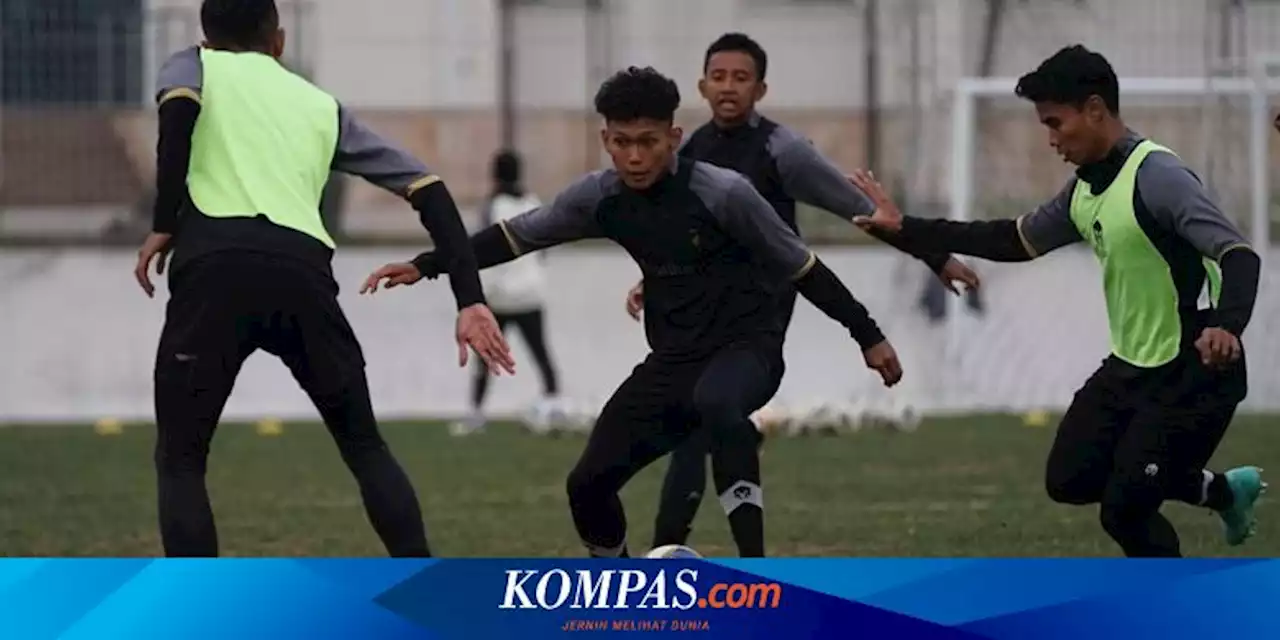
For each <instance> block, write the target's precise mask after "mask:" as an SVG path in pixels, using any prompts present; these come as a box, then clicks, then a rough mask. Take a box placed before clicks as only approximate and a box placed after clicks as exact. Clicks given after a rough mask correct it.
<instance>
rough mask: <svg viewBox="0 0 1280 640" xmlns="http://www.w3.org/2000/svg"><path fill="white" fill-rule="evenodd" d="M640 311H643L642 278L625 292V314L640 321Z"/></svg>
mask: <svg viewBox="0 0 1280 640" xmlns="http://www.w3.org/2000/svg"><path fill="white" fill-rule="evenodd" d="M641 311H644V280H641V281H640V282H637V283H636V286H634V287H631V290H630V291H628V292H627V315H629V316H631V319H632V320H635V321H636V322H640V312H641Z"/></svg>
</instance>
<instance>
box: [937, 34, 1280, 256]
mask: <svg viewBox="0 0 1280 640" xmlns="http://www.w3.org/2000/svg"><path fill="white" fill-rule="evenodd" d="M1251 66H1252V67H1253V69H1252V72H1251V73H1250V77H1248V78H1214V77H1203V78H1124V79H1121V81H1120V95H1121V96H1122V97H1123V98H1124V99H1129V98H1133V97H1171V98H1199V97H1204V96H1206V95H1214V96H1235V97H1246V98H1248V100H1249V122H1250V125H1251V126H1250V135H1249V166H1250V180H1249V182H1250V194H1251V198H1250V212H1249V214H1250V216H1249V218H1250V222H1251V224H1250V233H1251V235H1252V242H1253V243H1254V244H1255V246H1259V247H1266V246H1269V244H1270V233H1269V227H1270V211H1269V208H1270V207H1269V204H1268V200H1269V194H1268V192H1269V190H1270V184H1269V182H1270V180H1269V176H1268V163H1269V162H1270V153H1269V146H1268V142H1269V138H1270V135H1271V110H1270V99H1271V97H1272V96H1277V95H1280V78H1273V77H1272V76H1271V70H1272V69H1280V53H1277V54H1271V55H1267V56H1263V57H1259V58H1255V59H1254V62H1253V64H1252V65H1251ZM1017 83H1018V81H1017V79H1016V78H962V79H961V80H960V81H959V82H958V83H957V84H956V89H955V96H954V104H953V105H952V113H951V122H952V128H951V174H950V175H951V180H950V182H951V186H950V192H951V193H950V196H951V208H950V215H949V217H950V219H952V220H961V221H963V220H970V219H972V217H973V216H972V213H973V209H972V207H973V194H974V190H973V189H974V183H975V180H976V176H975V172H974V150H975V148H976V137H977V120H976V116H977V114H976V109H975V107H976V103H977V101H978V99H980V98H984V97H1001V98H1004V97H1009V96H1012V95H1013V91H1014V88H1015V87H1016V86H1017ZM1046 195H1049V194H1046Z"/></svg>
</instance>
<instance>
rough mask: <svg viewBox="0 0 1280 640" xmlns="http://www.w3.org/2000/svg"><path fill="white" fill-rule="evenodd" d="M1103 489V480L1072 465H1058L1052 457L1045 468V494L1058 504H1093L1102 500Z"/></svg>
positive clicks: (1104, 481) (1104, 484) (1104, 482)
mask: <svg viewBox="0 0 1280 640" xmlns="http://www.w3.org/2000/svg"><path fill="white" fill-rule="evenodd" d="M1105 487H1106V479H1105V478H1100V477H1095V476H1094V475H1093V474H1090V473H1087V472H1084V471H1081V470H1080V469H1079V468H1077V467H1076V466H1074V465H1070V464H1061V463H1058V462H1057V461H1055V460H1054V458H1053V456H1052V455H1051V456H1050V460H1049V464H1048V465H1046V467H1045V474H1044V489H1045V493H1048V494H1049V499H1050V500H1053V501H1054V502H1057V503H1059V504H1072V505H1084V504H1093V503H1095V502H1098V501H1100V500H1102V492H1103V489H1104V488H1105Z"/></svg>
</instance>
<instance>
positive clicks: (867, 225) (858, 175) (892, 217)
mask: <svg viewBox="0 0 1280 640" xmlns="http://www.w3.org/2000/svg"><path fill="white" fill-rule="evenodd" d="M849 181H850V182H852V183H853V184H854V185H855V186H857V187H858V188H859V189H861V190H862V192H863V193H865V194H867V197H868V198H870V199H871V202H872V203H873V204H875V205H876V210H875V211H874V212H873V213H872V214H871V215H869V216H858V217H857V218H854V219H853V223H854V224H856V225H858V228H859V229H862V230H863V231H885V232H888V233H898V232H899V231H902V211H901V210H899V209H898V205H896V204H894V202H893V198H890V197H889V192H888V191H885V188H884V185H882V184H880V183H879V182H878V181H877V180H876V176H875V174H873V173H871V172H870V171H867V170H865V169H858V170H857V171H854V172H853V175H851V176H849Z"/></svg>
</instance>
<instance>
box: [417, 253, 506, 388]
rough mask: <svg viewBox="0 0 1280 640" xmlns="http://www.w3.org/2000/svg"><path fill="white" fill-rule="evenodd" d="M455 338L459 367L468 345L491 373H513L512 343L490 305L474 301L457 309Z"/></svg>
mask: <svg viewBox="0 0 1280 640" xmlns="http://www.w3.org/2000/svg"><path fill="white" fill-rule="evenodd" d="M415 271H416V270H415ZM457 339H458V366H459V367H465V366H467V352H468V347H469V348H470V349H471V350H474V351H475V352H476V355H479V356H480V359H481V360H484V363H485V365H486V366H488V367H489V371H490V372H492V373H493V374H494V375H501V374H502V372H503V371H506V372H507V373H510V374H512V375H514V374H515V372H516V361H515V360H513V359H512V358H511V347H510V345H508V344H507V339H506V338H505V337H503V335H502V329H500V328H499V327H498V321H497V319H495V318H494V317H493V312H492V311H490V310H489V307H487V306H485V305H483V304H473V305H471V306H469V307H463V308H462V310H460V311H458V334H457Z"/></svg>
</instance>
